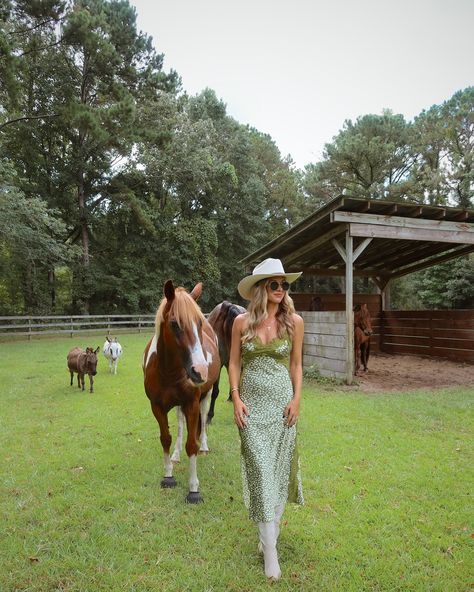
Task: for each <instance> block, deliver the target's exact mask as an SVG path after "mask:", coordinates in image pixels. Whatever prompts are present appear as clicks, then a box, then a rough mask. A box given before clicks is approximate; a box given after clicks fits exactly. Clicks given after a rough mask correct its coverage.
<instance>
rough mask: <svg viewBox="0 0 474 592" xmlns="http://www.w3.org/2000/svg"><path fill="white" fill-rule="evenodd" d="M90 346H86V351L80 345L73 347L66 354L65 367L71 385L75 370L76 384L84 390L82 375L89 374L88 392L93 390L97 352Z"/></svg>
mask: <svg viewBox="0 0 474 592" xmlns="http://www.w3.org/2000/svg"><path fill="white" fill-rule="evenodd" d="M99 349H100V347H98V348H97V349H96V350H94V348H92V347H88V348H86V351H84V350H83V349H81V348H80V347H75V348H73V349H72V350H71V351H70V352H69V353H68V355H67V367H68V369H69V372H70V374H71V386H72V382H73V378H74V372H77V386H78V387H79V388H81V386H82V390H85V385H84V376H85V375H86V374H88V375H89V382H90V385H91V387H90V392H91V393H93V392H94V378H93V377H94V376H95V375H96V374H97V352H98V351H99Z"/></svg>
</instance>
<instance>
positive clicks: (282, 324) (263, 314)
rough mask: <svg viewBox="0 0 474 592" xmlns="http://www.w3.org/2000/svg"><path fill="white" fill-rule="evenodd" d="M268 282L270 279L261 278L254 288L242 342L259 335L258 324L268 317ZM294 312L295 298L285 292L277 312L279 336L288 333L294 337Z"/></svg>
mask: <svg viewBox="0 0 474 592" xmlns="http://www.w3.org/2000/svg"><path fill="white" fill-rule="evenodd" d="M267 282H268V279H265V280H261V281H260V282H258V283H257V284H256V285H255V286H254V287H253V288H252V300H251V301H250V303H249V305H248V308H247V313H248V322H247V327H246V328H245V330H244V332H243V334H242V343H245V342H246V341H251V340H252V339H254V337H256V336H257V328H258V326H259V325H261V324H262V323H263V322H264V321H265V320H266V319H267V318H268V313H267V301H268V296H267V288H266V286H267ZM294 312H295V306H294V304H293V300H292V299H291V298H290V296H289V295H288V292H285V293H284V296H283V300H282V301H281V302H280V304H279V305H278V310H277V313H276V320H277V336H278V337H283V336H284V335H285V334H288V336H289V337H290V339H291V338H292V337H293V331H294V322H293V316H292V315H293V314H294Z"/></svg>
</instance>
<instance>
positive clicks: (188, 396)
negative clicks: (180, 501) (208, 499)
mask: <svg viewBox="0 0 474 592" xmlns="http://www.w3.org/2000/svg"><path fill="white" fill-rule="evenodd" d="M164 291H165V297H164V298H163V300H162V301H161V304H160V306H159V308H158V311H157V313H156V322H155V336H154V337H153V338H152V339H151V340H150V341H149V342H148V344H147V346H146V348H145V352H144V357H143V372H144V378H145V392H146V394H147V397H148V398H149V399H150V403H151V409H152V411H153V415H154V416H155V418H156V420H157V421H158V424H159V426H160V440H161V445H162V447H163V454H164V465H165V476H164V478H163V479H162V481H161V486H162V487H175V486H176V481H175V479H174V477H173V462H172V461H173V460H178V458H179V444H178V442H177V444H176V448H177V451H178V455H177V456H176V455H175V454H174V455H173V458H171V457H170V446H171V434H170V430H169V425H168V412H169V411H170V409H171V408H172V407H178V414H179V413H180V412H179V410H181V412H182V414H184V417H185V419H186V426H187V430H188V436H187V440H186V453H187V455H188V457H189V466H190V475H189V494H188V495H187V496H186V501H187V502H189V503H198V502H201V501H203V500H202V497H201V495H200V493H199V480H198V477H197V462H196V461H197V454H198V451H199V444H198V438H199V436H200V437H201V450H202V451H204V452H206V451H208V448H207V439H206V431H205V428H206V407H207V403H208V399H209V392H210V388H211V386H212V385H213V384H214V382H215V381H216V378H217V375H218V373H219V368H220V361H219V351H218V347H217V340H216V336H215V333H214V331H213V329H212V327H211V326H210V324H209V323H208V322H207V320H206V319H205V317H204V315H203V314H202V312H201V309H200V308H199V306H198V305H197V304H196V300H197V299H198V298H199V296H200V295H201V291H202V284H200V283H199V284H197V285H196V286H195V287H194V289H193V291H192V292H191V294H188V292H186V290H185V289H184V288H176V289H175V287H174V286H173V282H172V281H171V280H168V281H167V282H166V284H165V290H164ZM181 426H182V422H181V421H180V428H181ZM178 439H179V433H178ZM175 453H176V450H175Z"/></svg>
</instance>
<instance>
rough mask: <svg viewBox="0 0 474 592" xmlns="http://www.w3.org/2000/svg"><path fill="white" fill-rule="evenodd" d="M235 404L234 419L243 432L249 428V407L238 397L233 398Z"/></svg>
mask: <svg viewBox="0 0 474 592" xmlns="http://www.w3.org/2000/svg"><path fill="white" fill-rule="evenodd" d="M232 400H233V403H234V419H235V423H236V424H237V427H238V428H239V429H240V430H241V429H243V428H245V427H246V426H247V419H246V418H247V417H248V415H249V412H248V409H247V406H246V405H245V403H243V402H242V399H241V398H240V397H239V396H238V395H234V397H233V398H232Z"/></svg>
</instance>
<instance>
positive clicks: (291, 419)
mask: <svg viewBox="0 0 474 592" xmlns="http://www.w3.org/2000/svg"><path fill="white" fill-rule="evenodd" d="M283 415H284V417H286V425H287V426H288V427H289V428H291V427H293V426H294V425H295V424H296V422H297V421H298V417H299V416H300V403H299V401H296V400H295V399H292V400H291V401H290V402H289V403H288V405H287V406H286V407H285V411H284V412H283Z"/></svg>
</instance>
